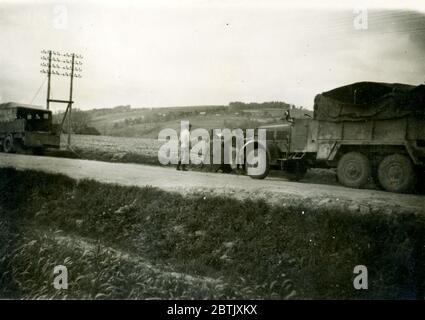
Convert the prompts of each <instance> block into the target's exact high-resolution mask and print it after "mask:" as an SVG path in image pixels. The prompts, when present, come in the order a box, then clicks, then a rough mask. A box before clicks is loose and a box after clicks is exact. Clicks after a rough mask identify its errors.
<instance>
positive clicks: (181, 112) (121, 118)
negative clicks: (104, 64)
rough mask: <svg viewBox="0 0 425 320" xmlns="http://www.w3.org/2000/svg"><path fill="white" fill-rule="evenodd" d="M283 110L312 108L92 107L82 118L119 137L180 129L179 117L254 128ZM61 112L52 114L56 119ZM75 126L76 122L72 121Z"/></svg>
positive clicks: (300, 112) (299, 112)
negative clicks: (164, 129)
mask: <svg viewBox="0 0 425 320" xmlns="http://www.w3.org/2000/svg"><path fill="white" fill-rule="evenodd" d="M286 110H290V111H291V116H292V117H294V118H305V117H306V116H305V114H309V115H312V111H310V110H306V109H303V108H300V107H295V106H293V105H290V104H287V103H285V102H264V103H243V102H232V103H230V104H229V105H227V106H226V105H212V106H182V107H166V108H132V107H131V106H117V107H115V108H102V109H92V110H87V111H81V110H78V111H77V112H78V113H84V115H85V116H83V117H81V116H80V118H83V119H84V121H86V122H87V125H89V126H90V127H93V128H95V129H96V130H97V131H99V132H100V133H101V134H102V135H110V136H122V137H143V138H157V137H158V133H159V131H160V130H161V129H163V128H174V129H176V130H179V129H180V121H181V120H188V121H190V123H191V124H192V125H193V127H194V128H205V129H214V128H229V129H231V128H242V129H245V128H255V127H257V126H259V125H264V124H278V123H282V122H283V121H284V120H282V118H283V117H284V113H285V111H286ZM62 116H63V114H56V115H55V118H56V119H57V120H56V121H59V119H61V118H62ZM75 127H78V125H75Z"/></svg>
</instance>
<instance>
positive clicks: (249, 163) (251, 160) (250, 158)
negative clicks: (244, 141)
mask: <svg viewBox="0 0 425 320" xmlns="http://www.w3.org/2000/svg"><path fill="white" fill-rule="evenodd" d="M254 152H256V153H257V155H258V154H259V153H258V151H255V150H254V149H252V150H251V151H250V152H249V153H247V155H246V159H245V165H244V169H245V174H246V175H248V176H250V177H251V178H253V179H264V178H265V177H267V176H268V175H269V172H270V163H269V157H268V155H267V152H265V151H264V152H265V154H266V156H265V160H266V161H265V163H264V167H263V166H261V167H262V169H264V170H258V171H261V172H259V173H255V174H250V172H249V168H257V169H258V168H259V165H260V163H259V161H260V159H261V157H257V158H256V157H254ZM261 167H260V168H261Z"/></svg>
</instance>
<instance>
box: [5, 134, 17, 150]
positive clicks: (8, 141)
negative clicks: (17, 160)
mask: <svg viewBox="0 0 425 320" xmlns="http://www.w3.org/2000/svg"><path fill="white" fill-rule="evenodd" d="M3 151H4V152H6V153H13V152H15V146H14V141H13V136H12V135H8V136H6V138H4V140H3Z"/></svg>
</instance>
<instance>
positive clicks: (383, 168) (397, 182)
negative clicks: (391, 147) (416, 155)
mask: <svg viewBox="0 0 425 320" xmlns="http://www.w3.org/2000/svg"><path fill="white" fill-rule="evenodd" d="M378 179H379V183H380V184H381V186H382V187H383V188H384V189H385V190H387V191H390V192H400V193H404V192H409V191H411V190H412V189H413V188H414V186H415V180H416V178H415V169H414V167H413V163H412V161H411V160H410V159H409V158H408V157H407V156H405V155H402V154H392V155H389V156H386V157H385V158H384V159H383V160H382V161H381V163H380V164H379V166H378Z"/></svg>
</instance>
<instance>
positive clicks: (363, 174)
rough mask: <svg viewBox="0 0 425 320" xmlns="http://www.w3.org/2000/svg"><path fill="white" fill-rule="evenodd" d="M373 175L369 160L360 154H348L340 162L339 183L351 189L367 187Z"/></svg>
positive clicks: (338, 169) (338, 170) (338, 168)
mask: <svg viewBox="0 0 425 320" xmlns="http://www.w3.org/2000/svg"><path fill="white" fill-rule="evenodd" d="M370 173H371V166H370V162H369V159H368V158H367V157H366V156H365V155H364V154H362V153H360V152H348V153H346V154H344V155H343V156H342V157H341V159H340V160H339V161H338V167H337V175H338V181H339V183H341V184H342V185H344V186H346V187H350V188H361V187H364V186H365V185H366V183H367V182H368V180H369V177H370Z"/></svg>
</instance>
